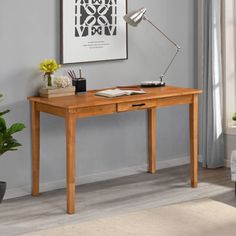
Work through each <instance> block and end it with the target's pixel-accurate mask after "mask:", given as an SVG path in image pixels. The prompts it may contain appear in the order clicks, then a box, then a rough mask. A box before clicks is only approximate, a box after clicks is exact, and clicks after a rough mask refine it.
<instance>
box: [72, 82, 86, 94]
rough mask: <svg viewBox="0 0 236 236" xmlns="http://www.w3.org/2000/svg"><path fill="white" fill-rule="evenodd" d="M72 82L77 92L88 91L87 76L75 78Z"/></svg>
mask: <svg viewBox="0 0 236 236" xmlns="http://www.w3.org/2000/svg"><path fill="white" fill-rule="evenodd" d="M72 84H73V86H75V92H76V93H84V92H86V91H87V90H86V79H85V78H79V79H75V80H73V82H72Z"/></svg>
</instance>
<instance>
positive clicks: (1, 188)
mask: <svg viewBox="0 0 236 236" xmlns="http://www.w3.org/2000/svg"><path fill="white" fill-rule="evenodd" d="M6 188H7V183H6V182H1V181H0V203H2V199H3V197H4V195H5V192H6Z"/></svg>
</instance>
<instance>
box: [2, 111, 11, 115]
mask: <svg viewBox="0 0 236 236" xmlns="http://www.w3.org/2000/svg"><path fill="white" fill-rule="evenodd" d="M8 112H10V110H6V111H2V112H0V116H3V115H5V114H7V113H8Z"/></svg>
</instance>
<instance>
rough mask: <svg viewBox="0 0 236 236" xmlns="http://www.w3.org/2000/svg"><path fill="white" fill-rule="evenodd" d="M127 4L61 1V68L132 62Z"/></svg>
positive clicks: (103, 0)
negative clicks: (85, 63) (100, 63)
mask: <svg viewBox="0 0 236 236" xmlns="http://www.w3.org/2000/svg"><path fill="white" fill-rule="evenodd" d="M126 13H127V0H61V64H72V63H84V62H96V61H107V60H125V59H128V48H127V47H128V45H127V37H128V35H127V34H128V32H127V24H126V22H125V21H124V19H123V16H124V15H125V14H126Z"/></svg>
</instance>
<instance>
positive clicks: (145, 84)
mask: <svg viewBox="0 0 236 236" xmlns="http://www.w3.org/2000/svg"><path fill="white" fill-rule="evenodd" d="M140 85H141V87H144V88H148V87H164V86H166V83H165V82H163V81H142V82H141V84H140Z"/></svg>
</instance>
